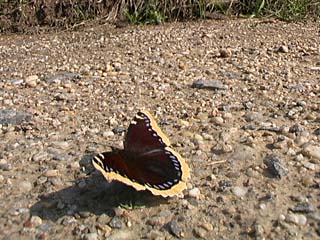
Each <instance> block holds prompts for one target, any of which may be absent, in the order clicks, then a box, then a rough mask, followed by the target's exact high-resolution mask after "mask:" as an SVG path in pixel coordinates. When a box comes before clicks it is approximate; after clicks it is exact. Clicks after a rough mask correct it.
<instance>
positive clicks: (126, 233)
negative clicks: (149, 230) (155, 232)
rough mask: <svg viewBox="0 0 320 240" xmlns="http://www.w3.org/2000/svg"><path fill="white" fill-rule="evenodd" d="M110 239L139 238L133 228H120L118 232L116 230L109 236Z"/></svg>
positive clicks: (133, 239) (130, 239) (132, 239)
mask: <svg viewBox="0 0 320 240" xmlns="http://www.w3.org/2000/svg"><path fill="white" fill-rule="evenodd" d="M107 239H108V240H136V239H139V237H138V236H137V234H136V232H134V231H132V230H126V229H123V230H120V231H117V232H114V233H113V234H112V235H111V236H109V237H108V238H107Z"/></svg>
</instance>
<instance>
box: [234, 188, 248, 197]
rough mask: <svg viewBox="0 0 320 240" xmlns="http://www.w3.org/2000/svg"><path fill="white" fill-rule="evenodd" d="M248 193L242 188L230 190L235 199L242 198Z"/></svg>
mask: <svg viewBox="0 0 320 240" xmlns="http://www.w3.org/2000/svg"><path fill="white" fill-rule="evenodd" d="M247 192H248V189H247V188H244V187H234V188H232V193H233V194H234V195H236V196H237V197H244V196H245V195H246V194H247Z"/></svg>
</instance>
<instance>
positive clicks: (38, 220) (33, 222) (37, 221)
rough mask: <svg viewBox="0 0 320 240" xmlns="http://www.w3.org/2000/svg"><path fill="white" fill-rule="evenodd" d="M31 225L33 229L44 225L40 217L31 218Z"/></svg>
mask: <svg viewBox="0 0 320 240" xmlns="http://www.w3.org/2000/svg"><path fill="white" fill-rule="evenodd" d="M30 223H31V225H32V226H33V227H37V226H39V225H41V224H42V219H41V218H40V217H39V216H32V217H31V218H30Z"/></svg>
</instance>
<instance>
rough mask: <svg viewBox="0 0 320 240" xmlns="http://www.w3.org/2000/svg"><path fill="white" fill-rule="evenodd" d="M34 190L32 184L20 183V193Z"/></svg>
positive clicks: (27, 182)
mask: <svg viewBox="0 0 320 240" xmlns="http://www.w3.org/2000/svg"><path fill="white" fill-rule="evenodd" d="M32 188H33V185H32V183H31V182H29V181H22V182H20V185H19V189H20V191H22V192H30V191H31V190H32Z"/></svg>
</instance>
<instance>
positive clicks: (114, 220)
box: [109, 217, 123, 229]
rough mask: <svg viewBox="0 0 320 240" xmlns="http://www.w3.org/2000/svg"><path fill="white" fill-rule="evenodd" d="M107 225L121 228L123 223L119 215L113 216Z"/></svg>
mask: <svg viewBox="0 0 320 240" xmlns="http://www.w3.org/2000/svg"><path fill="white" fill-rule="evenodd" d="M109 226H110V227H112V228H117V229H121V228H122V226H123V223H122V221H121V219H120V218H119V217H113V218H112V220H111V221H110V222H109Z"/></svg>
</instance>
